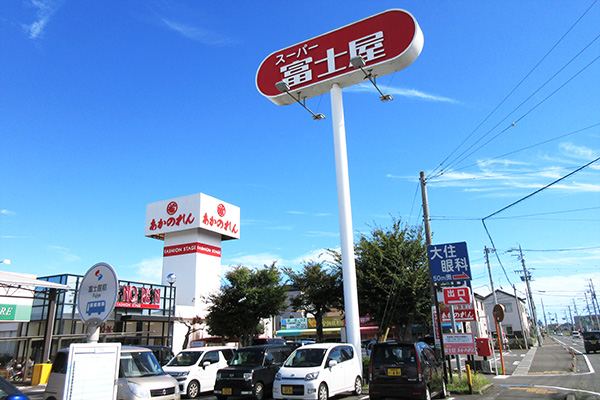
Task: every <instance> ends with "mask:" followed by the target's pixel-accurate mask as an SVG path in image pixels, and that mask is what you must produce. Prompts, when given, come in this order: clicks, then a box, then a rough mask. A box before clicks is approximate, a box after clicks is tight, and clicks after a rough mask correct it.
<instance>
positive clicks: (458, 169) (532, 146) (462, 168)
mask: <svg viewBox="0 0 600 400" xmlns="http://www.w3.org/2000/svg"><path fill="white" fill-rule="evenodd" d="M599 125H600V123H596V124H594V125H590V126H587V127H585V128H581V129H578V130H576V131H573V132H569V133H565V134H564V135H560V136H556V137H554V138H552V139H548V140H544V141H542V142H539V143H536V144H532V145H530V146H526V147H522V148H520V149H518V150H514V151H510V152H508V153H504V154H501V155H499V156H496V157H492V158H488V159H486V160H483V161H478V162H476V163H473V164H470V165H467V166H466V167H461V168H456V169H454V170H452V172H457V171H462V170H464V169H467V168H470V167H474V166H476V165H480V164H482V163H485V162H489V161H493V160H497V159H499V158H502V157H506V156H510V155H513V154H515V153H519V152H521V151H524V150H529V149H531V148H534V147H537V146H541V145H543V144H547V143H550V142H553V141H555V140H559V139H563V138H565V137H567V136H571V135H574V134H576V133H580V132H583V131H585V130H588V129H591V128H595V127H597V126H599ZM558 169H564V168H558ZM534 172H535V171H534ZM527 173H529V172H527ZM532 173H533V172H532ZM515 174H520V173H515ZM505 175H510V174H505ZM469 179H477V178H469ZM480 179H487V178H486V177H482V178H480ZM489 179H494V178H489ZM459 180H460V179H459ZM452 181H453V180H450V181H445V182H452Z"/></svg>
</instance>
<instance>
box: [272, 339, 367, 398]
mask: <svg viewBox="0 0 600 400" xmlns="http://www.w3.org/2000/svg"><path fill="white" fill-rule="evenodd" d="M350 391H352V392H354V394H355V395H360V394H361V393H362V360H361V357H360V354H359V353H358V352H356V351H355V349H354V346H352V345H351V344H349V343H317V344H309V345H306V346H302V347H300V348H298V349H296V350H295V351H294V352H293V353H292V354H291V355H290V356H289V357H288V359H287V360H286V362H285V363H284V364H283V366H282V367H281V368H280V369H279V372H278V373H277V375H275V383H274V384H273V398H274V399H289V400H293V399H311V400H327V399H328V398H329V397H330V396H335V395H336V394H339V393H343V392H350Z"/></svg>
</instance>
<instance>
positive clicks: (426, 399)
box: [423, 386, 431, 400]
mask: <svg viewBox="0 0 600 400" xmlns="http://www.w3.org/2000/svg"><path fill="white" fill-rule="evenodd" d="M423 400H431V392H430V391H429V386H425V394H424V395H423Z"/></svg>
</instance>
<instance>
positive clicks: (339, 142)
mask: <svg viewBox="0 0 600 400" xmlns="http://www.w3.org/2000/svg"><path fill="white" fill-rule="evenodd" d="M330 93H331V114H332V120H333V143H334V149H335V171H336V180H337V192H338V209H339V214H340V242H341V252H342V271H343V274H344V303H345V312H346V334H347V336H348V342H349V343H352V344H353V345H354V347H355V348H356V351H357V352H358V354H359V355H360V351H361V349H360V314H359V311H358V292H357V289H356V266H355V263H354V236H353V232H352V209H351V207H350V180H349V178H348V152H347V150H346V126H345V122H344V104H343V102H342V89H341V88H340V86H339V85H338V84H337V83H335V84H334V85H333V86H332V87H331V91H330Z"/></svg>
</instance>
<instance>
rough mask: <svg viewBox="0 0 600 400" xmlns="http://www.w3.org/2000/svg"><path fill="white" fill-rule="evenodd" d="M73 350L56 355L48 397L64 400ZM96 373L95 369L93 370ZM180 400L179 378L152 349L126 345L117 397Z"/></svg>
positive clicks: (123, 399) (52, 399)
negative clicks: (168, 369)
mask: <svg viewBox="0 0 600 400" xmlns="http://www.w3.org/2000/svg"><path fill="white" fill-rule="evenodd" d="M68 358H69V349H68V348H67V349H62V350H60V351H59V352H58V353H57V354H56V357H55V358H54V362H53V363H52V370H51V371H50V376H49V377H48V384H47V385H46V390H45V392H44V400H61V399H63V398H64V397H63V392H64V386H65V378H66V372H67V366H68V365H67V364H68ZM89 373H90V375H91V376H93V374H94V371H89ZM149 398H152V400H179V399H180V395H179V388H178V385H177V381H176V380H175V379H173V377H172V376H170V375H167V374H166V373H165V372H164V371H163V370H162V368H161V367H160V365H159V364H158V361H157V360H156V357H155V356H154V354H153V353H152V351H151V350H149V349H146V348H143V347H134V346H122V347H121V359H120V362H119V386H118V389H117V400H141V399H149Z"/></svg>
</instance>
